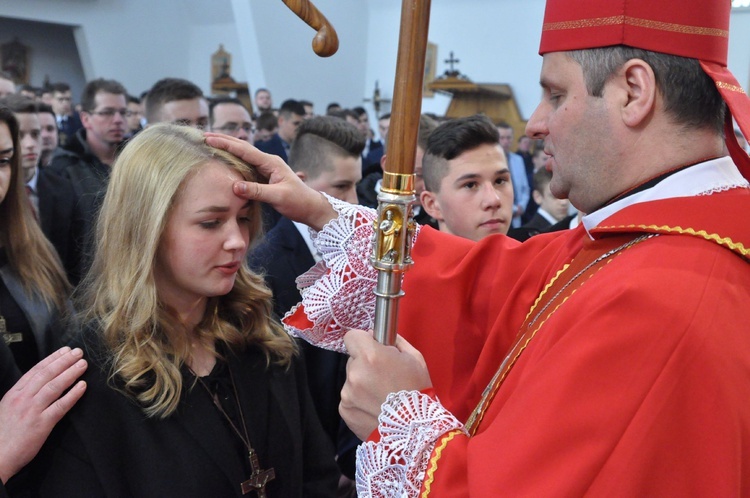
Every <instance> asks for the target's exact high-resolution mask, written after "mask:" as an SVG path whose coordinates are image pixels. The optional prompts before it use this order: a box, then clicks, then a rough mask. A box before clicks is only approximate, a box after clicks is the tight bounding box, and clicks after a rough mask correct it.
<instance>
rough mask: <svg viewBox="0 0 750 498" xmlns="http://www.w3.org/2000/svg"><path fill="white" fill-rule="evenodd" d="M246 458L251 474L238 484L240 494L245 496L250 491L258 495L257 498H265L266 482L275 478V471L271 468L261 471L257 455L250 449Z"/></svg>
mask: <svg viewBox="0 0 750 498" xmlns="http://www.w3.org/2000/svg"><path fill="white" fill-rule="evenodd" d="M247 456H248V458H249V459H250V470H251V471H252V474H250V479H248V480H247V481H245V482H243V483H240V489H242V494H243V495H246V494H248V493H250V492H251V491H255V492H256V493H258V498H266V484H268V481H272V480H273V479H275V478H276V471H275V470H273V467H271V468H270V469H265V470H264V469H261V468H260V464H259V463H258V455H256V454H255V450H254V449H252V448H250V451H249V452H248V455H247Z"/></svg>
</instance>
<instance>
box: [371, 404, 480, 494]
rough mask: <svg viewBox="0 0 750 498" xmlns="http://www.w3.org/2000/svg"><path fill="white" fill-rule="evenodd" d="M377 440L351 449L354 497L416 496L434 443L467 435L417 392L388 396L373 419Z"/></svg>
mask: <svg viewBox="0 0 750 498" xmlns="http://www.w3.org/2000/svg"><path fill="white" fill-rule="evenodd" d="M378 422H379V425H378V431H379V433H380V436H381V437H380V441H379V442H377V443H375V442H371V441H370V442H367V443H364V444H362V445H360V446H359V448H357V496H359V497H360V498H375V497H384V496H388V497H390V496H396V497H409V498H411V497H416V496H418V495H419V490H420V489H421V487H422V483H423V482H424V479H425V472H426V470H427V465H428V463H429V461H430V456H431V455H432V452H433V449H434V448H435V444H436V443H437V442H438V440H439V439H440V438H441V437H442V436H444V435H446V434H448V433H450V432H458V433H460V434H464V435H466V436H468V433H467V432H466V430H465V429H464V426H463V424H461V422H459V421H458V420H457V419H456V417H454V416H453V415H452V414H451V413H450V412H449V411H447V410H446V409H445V408H444V407H443V405H441V404H440V402H439V401H438V400H436V399H433V398H431V397H430V396H428V395H426V394H423V393H420V392H417V391H400V392H398V393H393V394H390V395H389V396H388V399H386V401H385V403H383V406H382V412H381V414H380V417H379V418H378Z"/></svg>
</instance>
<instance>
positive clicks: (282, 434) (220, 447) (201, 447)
mask: <svg viewBox="0 0 750 498" xmlns="http://www.w3.org/2000/svg"><path fill="white" fill-rule="evenodd" d="M81 343H82V344H83V347H84V351H85V352H86V358H87V359H88V361H89V367H88V370H87V371H86V373H85V374H84V376H83V379H84V380H86V381H87V382H88V388H87V391H86V395H85V396H84V397H83V398H82V399H81V400H80V401H79V402H78V404H77V405H76V406H75V407H74V408H73V409H72V410H71V412H70V413H69V414H68V416H66V417H65V419H63V422H61V424H60V425H58V427H57V429H56V430H55V432H53V436H52V437H51V438H50V439H49V440H48V442H47V445H46V446H45V448H44V449H43V453H42V455H41V456H40V457H39V458H38V459H37V461H35V466H36V469H35V470H36V471H38V472H39V477H38V479H37V482H39V483H40V484H41V496H55V497H82V496H86V497H99V496H108V497H126V496H132V497H138V498H141V497H143V498H146V497H165V496H170V497H172V496H174V497H178V496H179V497H196V498H197V497H209V496H210V497H214V496H215V497H229V496H241V492H240V483H241V482H242V481H245V480H246V479H248V477H249V475H248V474H249V471H248V468H249V467H248V463H247V453H246V452H245V450H244V449H243V446H242V443H240V442H239V439H238V438H237V436H236V434H235V433H234V432H232V430H231V428H230V427H229V424H228V423H227V422H226V420H225V419H224V418H223V417H222V415H221V414H220V413H219V411H218V410H217V408H216V407H215V406H214V405H213V403H212V401H211V398H210V396H209V395H208V393H207V392H206V391H205V390H204V389H202V388H201V386H200V385H195V386H193V382H192V379H193V378H192V375H190V374H189V373H188V372H187V370H186V369H183V377H184V378H185V387H184V390H183V393H182V398H181V400H180V406H179V408H178V410H177V412H175V413H174V414H173V415H171V416H170V417H168V418H166V419H163V420H160V419H158V418H146V417H145V415H144V413H143V411H142V410H141V408H140V407H139V406H137V405H136V404H135V403H134V402H133V401H131V399H130V398H128V397H126V396H125V395H123V394H122V393H121V392H119V391H117V390H115V389H113V388H112V387H111V386H110V385H108V382H107V375H108V373H109V372H108V367H107V366H106V358H107V355H106V353H105V351H104V348H103V346H102V344H101V342H100V339H99V338H98V337H97V332H96V331H93V330H88V331H86V332H84V336H83V338H82V339H81ZM226 359H227V361H228V364H229V367H230V368H231V371H232V374H233V376H234V379H235V383H236V386H237V390H238V392H239V399H240V404H241V405H242V410H243V412H244V416H245V420H246V422H247V428H248V431H249V436H250V440H251V442H252V445H253V447H254V449H255V450H256V451H257V453H258V460H259V463H260V466H261V468H263V469H268V468H270V467H273V468H274V469H275V472H276V478H275V479H274V480H272V481H271V482H270V483H269V484H268V485H267V487H266V491H267V493H268V497H269V498H270V497H279V498H282V497H283V498H287V497H302V496H305V497H311V496H316V497H329V496H334V495H335V491H336V486H337V482H338V476H339V473H338V469H337V468H336V463H335V462H334V458H333V451H332V448H331V446H330V443H329V442H328V441H327V438H326V437H325V434H324V433H323V431H322V429H321V427H320V422H319V421H318V418H317V416H316V414H315V410H314V408H313V405H312V400H311V399H310V394H309V392H308V391H307V386H306V382H307V381H306V378H305V371H304V368H303V367H302V368H301V365H299V364H293V365H292V366H291V367H290V368H289V369H288V370H287V369H284V368H280V367H277V366H271V367H267V366H266V358H265V356H264V355H263V354H262V353H261V352H260V351H259V350H258V349H256V348H249V349H248V350H246V351H244V352H237V353H232V352H231V351H230V352H229V353H227V354H226ZM191 386H192V389H191Z"/></svg>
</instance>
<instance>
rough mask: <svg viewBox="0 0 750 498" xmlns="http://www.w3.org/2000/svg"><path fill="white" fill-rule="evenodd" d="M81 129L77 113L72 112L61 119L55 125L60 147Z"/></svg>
mask: <svg viewBox="0 0 750 498" xmlns="http://www.w3.org/2000/svg"><path fill="white" fill-rule="evenodd" d="M81 128H83V123H82V122H81V117H80V116H79V115H78V113H77V112H73V114H71V115H70V116H68V117H67V118H65V119H63V121H62V122H60V123H59V124H58V125H57V131H58V139H59V143H60V145H61V146H64V145H66V144H67V143H68V140H70V138H71V137H72V136H73V135H75V134H76V132H77V131H78V130H80V129H81Z"/></svg>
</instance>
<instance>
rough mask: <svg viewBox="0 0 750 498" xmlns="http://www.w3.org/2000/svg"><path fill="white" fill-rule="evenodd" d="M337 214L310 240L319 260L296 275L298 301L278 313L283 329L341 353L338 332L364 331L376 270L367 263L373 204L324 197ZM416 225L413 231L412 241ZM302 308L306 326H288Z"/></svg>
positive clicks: (372, 307)
mask: <svg viewBox="0 0 750 498" xmlns="http://www.w3.org/2000/svg"><path fill="white" fill-rule="evenodd" d="M326 197H327V199H328V201H329V202H330V203H331V205H332V206H333V208H334V209H335V210H336V212H337V213H338V214H339V216H338V218H336V219H334V220H331V221H330V222H329V223H328V224H326V226H325V227H323V230H321V231H320V232H314V231H311V233H312V240H313V243H314V244H315V246H316V247H317V248H318V250H319V251H320V253H321V255H322V256H323V260H322V261H321V262H320V263H318V264H317V265H315V266H314V267H313V268H311V269H310V270H309V271H307V272H306V273H304V274H302V275H300V276H299V277H298V278H297V287H298V288H299V289H300V293H301V295H302V303H300V304H298V305H297V306H295V307H294V308H292V309H291V310H290V311H289V312H288V313H287V314H286V315H284V320H283V322H284V326H285V327H286V329H287V332H289V334H291V335H293V336H295V337H301V338H302V339H304V340H306V341H307V342H309V343H311V344H314V345H316V346H318V347H321V348H325V349H331V350H333V351H338V352H340V353H346V347H345V346H344V341H343V338H344V334H345V333H346V332H347V331H348V330H349V329H363V330H369V329H371V328H372V327H373V320H374V318H373V317H374V315H375V294H374V290H375V284H376V282H377V278H378V277H377V271H376V270H375V269H374V268H373V267H372V265H371V264H370V255H371V254H372V243H373V235H374V229H373V223H374V221H375V219H376V218H377V213H376V211H375V210H374V209H370V208H366V207H364V206H355V205H352V204H349V203H346V202H343V201H339V200H337V199H334V198H332V197H330V196H326ZM418 234H419V228H417V232H416V233H415V235H414V238H413V242H412V243H414V241H416V239H417V235H418ZM300 305H301V306H302V308H303V309H304V313H305V315H306V317H307V319H308V320H309V321H310V322H311V323H312V327H309V328H300V327H295V326H294V325H290V324H289V323H288V322H287V319H288V318H289V317H291V316H292V315H294V314H295V313H299V312H300V311H301V310H300Z"/></svg>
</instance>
